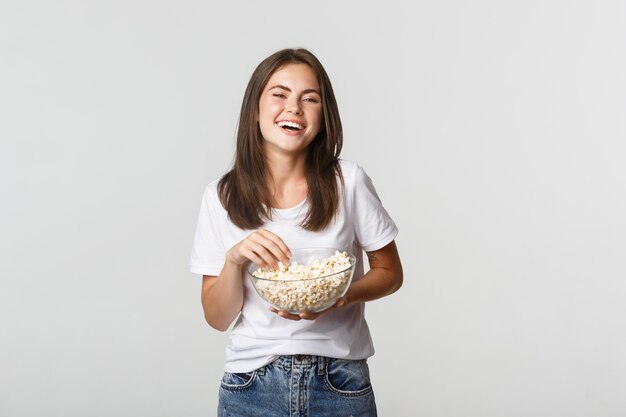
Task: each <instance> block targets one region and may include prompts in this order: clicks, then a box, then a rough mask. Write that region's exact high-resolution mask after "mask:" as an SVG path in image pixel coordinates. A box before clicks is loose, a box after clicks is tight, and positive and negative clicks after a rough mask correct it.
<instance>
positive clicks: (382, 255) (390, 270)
mask: <svg viewBox="0 0 626 417" xmlns="http://www.w3.org/2000/svg"><path fill="white" fill-rule="evenodd" d="M367 258H368V260H369V264H370V270H369V271H368V272H367V273H366V274H365V275H364V276H363V278H361V279H360V280H358V281H356V282H353V283H352V285H350V288H349V289H348V292H347V293H346V296H345V302H346V304H350V303H356V302H363V301H372V300H376V299H378V298H382V297H385V296H387V295H389V294H392V293H394V292H396V291H397V290H398V289H399V288H400V287H401V286H402V281H403V279H404V275H403V273H402V264H401V263H400V256H399V255H398V248H397V247H396V242H395V241H392V242H391V243H389V244H388V245H387V246H385V247H383V248H381V249H378V250H375V251H372V252H367Z"/></svg>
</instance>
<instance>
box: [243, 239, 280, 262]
mask: <svg viewBox="0 0 626 417" xmlns="http://www.w3.org/2000/svg"><path fill="white" fill-rule="evenodd" d="M245 246H246V248H248V249H249V250H250V251H251V252H253V253H254V254H255V255H256V256H257V257H259V258H261V259H262V263H260V264H259V265H261V266H269V267H271V268H274V269H278V261H277V259H276V257H275V256H274V255H273V254H272V253H271V252H270V251H269V250H268V249H267V248H266V247H265V246H263V245H262V244H260V243H257V242H252V241H247V242H246V245H245Z"/></svg>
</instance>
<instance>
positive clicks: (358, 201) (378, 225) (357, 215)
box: [352, 165, 398, 252]
mask: <svg viewBox="0 0 626 417" xmlns="http://www.w3.org/2000/svg"><path fill="white" fill-rule="evenodd" d="M352 204H353V213H354V223H355V224H354V227H355V233H356V237H357V240H358V242H359V244H360V245H361V247H362V248H363V250H364V251H366V252H369V251H373V250H377V249H380V248H382V247H384V246H386V245H388V244H389V243H391V242H392V241H393V240H394V239H395V238H396V236H397V235H398V228H397V227H396V224H395V223H394V221H393V220H392V219H391V216H389V213H387V210H385V208H384V207H383V204H382V202H381V201H380V198H379V197H378V194H377V193H376V189H375V188H374V184H373V183H372V180H371V179H370V177H369V176H368V175H367V174H366V173H365V170H364V169H363V168H362V167H360V166H358V165H356V172H355V186H354V198H353V202H352Z"/></svg>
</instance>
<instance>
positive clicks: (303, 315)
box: [270, 296, 348, 321]
mask: <svg viewBox="0 0 626 417" xmlns="http://www.w3.org/2000/svg"><path fill="white" fill-rule="evenodd" d="M346 304H348V301H347V300H346V297H345V296H344V297H341V298H340V299H338V300H337V302H336V303H335V304H334V305H333V306H332V307H329V308H327V309H326V310H324V311H320V312H319V313H306V312H305V313H300V314H292V313H290V312H288V311H286V310H278V309H276V308H274V307H270V311H271V312H272V313H276V314H278V315H279V316H280V317H282V318H285V319H289V320H296V321H298V320H302V319H304V320H315V319H316V318H318V317H319V316H321V315H322V314H324V313H326V312H327V311H329V310H332V309H333V308H337V307H344V306H345V305H346Z"/></svg>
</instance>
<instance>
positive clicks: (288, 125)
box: [276, 120, 304, 132]
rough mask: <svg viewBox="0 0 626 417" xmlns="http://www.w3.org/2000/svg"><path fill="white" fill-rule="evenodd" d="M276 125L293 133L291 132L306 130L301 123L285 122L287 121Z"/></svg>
mask: <svg viewBox="0 0 626 417" xmlns="http://www.w3.org/2000/svg"><path fill="white" fill-rule="evenodd" d="M276 124H277V125H278V126H279V127H280V128H282V129H285V130H288V131H291V132H299V131H301V130H302V129H304V126H303V125H301V124H300V123H296V122H289V121H285V120H281V121H280V122H276Z"/></svg>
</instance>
